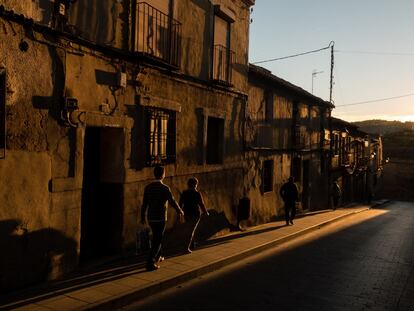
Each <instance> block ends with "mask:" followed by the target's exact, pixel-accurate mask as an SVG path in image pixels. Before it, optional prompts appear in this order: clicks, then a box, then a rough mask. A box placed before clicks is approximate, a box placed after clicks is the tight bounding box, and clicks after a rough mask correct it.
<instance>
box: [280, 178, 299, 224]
mask: <svg viewBox="0 0 414 311" xmlns="http://www.w3.org/2000/svg"><path fill="white" fill-rule="evenodd" d="M279 193H280V196H281V197H282V199H283V202H284V203H285V220H286V226H289V223H290V224H292V225H293V219H295V216H296V202H297V201H298V199H299V191H298V187H297V186H296V184H295V182H294V178H293V176H291V177H289V180H288V182H286V183H284V184H283V185H282V187H281V188H280V192H279Z"/></svg>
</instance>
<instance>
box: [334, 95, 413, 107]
mask: <svg viewBox="0 0 414 311" xmlns="http://www.w3.org/2000/svg"><path fill="white" fill-rule="evenodd" d="M410 96H414V93H410V94H405V95H399V96H393V97H386V98H379V99H373V100H367V101H363V102H357V103H352V104H345V105H337V106H336V107H337V108H338V107H346V106H356V105H364V104H370V103H376V102H382V101H387V100H392V99H397V98H403V97H410Z"/></svg>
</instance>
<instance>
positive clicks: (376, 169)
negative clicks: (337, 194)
mask: <svg viewBox="0 0 414 311" xmlns="http://www.w3.org/2000/svg"><path fill="white" fill-rule="evenodd" d="M326 131H327V132H331V134H328V135H331V147H332V158H331V165H330V170H331V171H330V175H331V181H332V182H333V181H337V182H338V184H339V186H340V188H341V190H342V204H347V203H351V202H355V201H367V200H370V199H372V197H373V196H374V194H375V188H376V187H377V183H378V180H379V178H380V177H381V174H382V166H383V159H382V141H381V137H374V136H373V135H368V134H367V133H365V132H363V131H361V130H359V129H358V127H357V126H355V125H353V124H351V123H349V122H347V121H344V120H341V119H338V118H332V120H331V128H330V130H329V129H326Z"/></svg>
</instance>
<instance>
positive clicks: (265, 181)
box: [246, 65, 333, 221]
mask: <svg viewBox="0 0 414 311" xmlns="http://www.w3.org/2000/svg"><path fill="white" fill-rule="evenodd" d="M332 108H333V105H332V104H331V103H329V102H326V101H324V100H322V99H321V98H318V97H316V96H313V95H312V94H310V93H308V92H306V91H305V90H303V89H301V88H299V87H297V86H295V85H293V84H291V83H289V82H287V81H285V80H283V79H280V78H278V77H277V76H275V75H273V74H271V73H270V72H269V71H268V70H266V69H264V68H261V67H258V66H254V65H251V66H250V71H249V100H248V109H247V111H248V113H247V116H248V117H247V120H246V128H247V129H248V130H247V132H248V133H249V135H247V149H248V152H247V156H246V158H247V161H249V162H251V164H249V165H248V167H250V170H249V174H248V175H247V176H246V182H247V183H249V184H250V185H253V186H250V187H249V197H251V198H252V201H254V202H255V204H256V205H259V206H260V208H257V215H256V217H257V218H258V219H260V221H268V220H269V219H271V218H272V217H273V216H274V215H277V216H280V215H281V214H283V213H284V210H283V202H282V201H281V198H280V195H279V190H280V187H281V186H282V184H283V183H285V182H286V181H287V179H288V178H289V176H294V177H295V180H296V183H297V185H298V186H299V190H300V193H301V204H300V206H299V209H301V210H307V211H309V210H318V209H323V208H326V207H327V206H328V199H327V198H328V196H329V194H328V187H327V185H328V171H329V170H328V162H329V161H328V159H329V142H328V144H326V141H325V132H324V129H325V128H327V127H328V123H329V122H328V120H329V118H330V113H331V110H332ZM326 146H328V148H327V149H325V147H326Z"/></svg>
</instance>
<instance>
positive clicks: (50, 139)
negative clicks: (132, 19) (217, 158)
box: [0, 0, 283, 290]
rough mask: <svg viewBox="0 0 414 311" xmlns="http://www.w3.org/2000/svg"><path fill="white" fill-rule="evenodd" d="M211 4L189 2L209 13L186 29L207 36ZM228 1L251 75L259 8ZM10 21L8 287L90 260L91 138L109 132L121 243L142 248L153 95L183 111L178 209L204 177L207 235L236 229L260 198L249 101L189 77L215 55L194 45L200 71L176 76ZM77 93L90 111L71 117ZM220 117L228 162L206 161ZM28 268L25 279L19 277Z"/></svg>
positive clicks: (192, 60)
mask: <svg viewBox="0 0 414 311" xmlns="http://www.w3.org/2000/svg"><path fill="white" fill-rule="evenodd" d="M127 2H128V1H116V4H117V5H118V6H119V5H121V3H122V4H123V3H127ZM4 3H6V4H7V8H9V9H10V8H13V9H14V10H15V12H17V13H19V14H20V13H22V14H25V15H26V16H27V17H32V18H34V19H35V20H36V21H40V22H42V23H44V24H47V22H46V21H45V14H44V13H45V10H46V8H42V7H39V5H38V2H36V1H34V2H33V1H25V2H24V3H23V2H20V1H11V0H10V1H7V0H3V1H0V4H4ZM39 3H40V2H39ZM42 3H43V4H44V3H45V2H42ZM177 3H179V2H178V1H177ZM206 3H208V1H188V3H187V4H188V5H190V4H191V5H193V6H195V7H198V9H196V10H194V11H193V14H194V16H191V17H189V16H188V7H185V6H183V8H185V11H186V12H187V14H184V16H186V17H188V18H189V19H188V21H186V23H187V24H186V26H185V29H186V30H185V31H188V33H189V32H190V31H191V32H193V33H195V34H199V32H198V31H195V29H194V26H195V25H197V27H200V29H201V28H203V24H202V23H201V24H200V23H197V19H198V18H200V16H202V15H203V14H205V10H204V8H205V5H206ZM223 3H224V2H223ZM226 3H227V4H226V5H229V6H232V7H233V9H234V10H235V12H236V16H237V19H238V20H237V21H236V22H235V24H234V27H233V28H234V31H235V35H234V36H233V40H235V42H234V49H235V50H236V53H237V54H238V55H239V56H240V57H241V58H242V60H240V59H239V65H240V64H241V65H243V66H244V65H246V62H247V54H246V53H247V52H246V51H247V38H244V37H247V35H246V29H247V27H248V18H246V16H247V15H248V13H249V10H248V8H247V7H244V6H242V7H239V6H233V4H232V2H231V1H227V2H226ZM43 4H42V5H43ZM178 5H182V3H181V2H180V4H177V6H178ZM112 13H113V12H112V11H111V14H112ZM180 14H181V13H180ZM120 15H122V17H120V18H125V16H124V14H120ZM0 22H1V23H2V24H3V27H0V32H1V35H2V37H4V38H6V39H7V40H0V66H2V67H5V68H6V72H7V76H6V80H7V94H6V95H7V150H6V159H5V160H0V176H1V179H0V203H1V206H0V222H1V227H0V230H3V233H4V234H3V235H2V238H1V240H0V241H1V243H2V245H1V246H3V247H2V249H6V250H7V249H8V250H10V252H9V256H6V257H2V260H3V262H2V263H3V264H2V267H3V268H4V267H8V268H9V267H11V268H10V269H8V270H7V271H6V269H5V268H4V269H3V270H1V269H0V288H1V289H3V288H7V289H8V290H10V289H12V288H14V287H18V286H24V285H28V284H31V283H33V282H39V281H42V280H45V279H56V278H58V277H60V276H62V275H63V274H65V273H66V272H68V271H71V270H73V269H74V268H76V266H77V264H78V260H79V255H80V252H81V246H80V242H81V233H82V228H81V227H82V219H81V215H82V211H83V205H82V196H83V193H82V187H83V186H84V185H83V177H84V176H83V175H84V156H85V152H84V151H85V150H86V148H87V146H85V141H86V140H85V135H86V134H85V133H86V132H87V129H88V128H90V127H93V128H105V129H115V128H116V129H117V130H114V131H111V130H108V131H105V130H102V132H101V133H103V134H102V135H105V133H106V134H108V137H109V139H110V140H111V141H107V140H105V139H107V138H108V137H106V138H105V139H102V144H103V145H104V146H106V148H111V152H109V153H108V154H107V157H106V156H104V157H103V162H105V161H107V162H108V161H112V160H114V162H113V163H112V162H111V165H110V169H109V170H108V171H106V172H107V174H104V175H103V176H102V177H103V178H102V180H101V181H105V182H107V183H106V186H107V187H110V186H111V183H112V184H114V187H115V188H116V191H118V190H119V191H120V192H121V194H120V196H119V202H121V203H119V204H120V205H121V206H120V207H117V208H119V211H120V212H122V213H123V214H122V217H121V218H122V220H123V224H122V241H121V242H120V243H122V245H120V246H121V247H129V246H132V245H133V242H134V238H135V229H136V228H137V218H138V216H139V214H140V207H141V203H142V194H143V189H144V186H145V185H146V184H147V183H148V182H150V181H151V180H152V178H153V175H152V170H153V168H152V167H148V166H146V163H145V162H144V161H143V155H144V154H145V148H143V146H142V144H141V143H142V141H143V139H142V138H143V137H144V136H145V132H146V129H145V123H144V122H143V118H142V111H143V109H142V108H143V107H144V106H143V101H141V99H143V98H147V99H145V100H146V102H147V105H150V106H151V105H153V106H155V107H158V105H159V104H160V102H161V103H162V105H161V106H163V107H162V108H164V109H168V108H169V106H168V105H172V106H173V108H174V109H176V111H177V112H176V115H177V120H176V122H177V136H176V142H177V160H176V162H175V163H173V164H168V165H166V169H167V178H166V181H165V182H166V183H167V184H168V185H169V186H170V187H171V189H172V191H173V193H174V195H175V196H176V199H177V200H178V199H179V195H180V193H181V192H182V191H183V190H184V189H186V187H187V180H188V178H189V177H191V176H196V177H197V178H198V179H199V181H200V187H199V188H200V190H201V191H202V193H203V194H204V199H205V202H206V206H207V208H208V209H209V210H210V211H211V214H212V216H211V217H209V220H208V221H207V223H204V224H202V225H201V227H200V228H201V231H202V232H203V234H204V237H208V236H211V235H213V234H220V232H222V231H223V230H229V227H230V226H231V225H232V224H233V225H235V224H236V214H237V204H238V202H239V199H240V198H242V197H243V196H244V195H246V194H247V193H248V189H249V185H247V184H246V183H245V180H244V176H245V174H246V172H247V171H248V168H249V166H250V164H251V162H250V161H245V159H244V155H243V139H244V134H245V132H244V127H243V121H244V117H245V113H246V111H245V107H246V97H245V96H244V95H243V94H242V93H240V92H237V91H235V90H234V89H233V88H232V89H225V88H223V87H215V86H212V85H209V83H207V81H205V83H198V82H194V79H191V78H189V77H186V76H183V75H182V73H183V72H184V73H191V74H192V75H193V76H195V77H197V78H198V77H204V78H206V80H209V79H208V78H209V76H208V73H207V72H203V70H204V69H203V66H204V65H203V64H202V63H201V62H204V61H208V60H209V59H210V58H209V56H208V54H205V53H204V54H203V52H202V51H204V50H203V48H204V47H201V49H199V50H195V51H193V50H192V49H191V48H186V47H185V46H183V50H184V51H186V52H189V53H193V54H191V55H189V56H188V57H187V60H188V61H189V62H188V68H187V66H183V68H182V69H183V70H182V72H180V71H178V72H176V73H175V74H171V73H170V72H168V71H165V70H163V69H160V68H157V67H154V66H145V65H143V64H139V65H138V64H137V63H135V62H133V63H128V62H127V61H121V60H120V59H118V58H116V57H109V56H108V55H104V53H101V52H97V51H94V50H92V49H90V48H86V47H83V46H79V43H71V45H70V46H69V45H67V44H68V42H67V41H65V40H64V39H62V41H59V40H56V39H53V38H50V37H49V36H48V35H46V34H41V33H38V32H35V31H34V32H33V33H34V35H29V34H28V33H27V32H26V31H25V29H24V28H23V27H22V26H21V25H19V24H17V23H14V22H10V23H9V22H7V21H4V20H3V19H0ZM117 25H118V24H117ZM117 27H118V26H117ZM118 31H121V29H120V28H117V33H118ZM122 31H124V30H122ZM185 31H184V33H185ZM208 31H210V30H208ZM243 31H244V32H243ZM200 33H205V34H207V31H205V32H204V31H201V32H200ZM96 35H97V36H98V37H99V36H101V34H96ZM122 35H124V33H123V34H122ZM209 35H211V33H209ZM120 36H121V35H120ZM121 37H122V36H121ZM121 37H118V36H117V37H116V39H115V41H114V42H116V44H118V45H119V44H121V43H120V42H121V39H119V40H118V38H121ZM101 39H102V40H103V41H105V40H107V39H108V38H106V37H105V36H103V37H102V38H101ZM205 39H206V37H203V36H200V37H198V38H197V40H199V41H203V40H205ZM191 40H192V38H189V41H191ZM97 41H99V40H97ZM22 42H24V43H25V44H23V45H22ZM26 44H27V46H26ZM208 44H209V43H208ZM232 44H233V43H232ZM64 46H65V47H66V48H64ZM189 46H191V45H189ZM190 51H191V52H190ZM200 51H201V52H200ZM198 53H200V54H198ZM204 57H205V59H204V60H202V59H203V58H204ZM144 69H145V70H144ZM245 69H246V68H244V67H243V68H242V67H240V66H239V67H238V68H237V69H235V70H236V71H237V73H235V87H236V89H238V90H242V91H243V90H245V88H246V85H245V83H246V81H247V77H246V76H245V72H244V71H243V70H245ZM121 71H122V72H125V73H126V74H127V81H128V83H127V86H126V87H120V86H119V84H118V74H119V73H120V72H121ZM144 72H145V73H144ZM138 73H139V74H138ZM203 75H204V76H203ZM137 81H138V82H137ZM65 96H66V97H74V98H76V99H77V100H78V105H79V110H77V111H74V112H69V113H68V114H66V112H65V111H64V110H63V107H64V97H65ZM208 117H215V118H221V119H223V123H224V137H223V140H224V143H223V144H224V151H223V163H217V164H207V163H206V135H207V132H206V131H207V128H206V125H207V123H206V122H207V120H208ZM69 121H70V122H69ZM115 132H116V133H115ZM110 133H112V134H110ZM111 135H112V136H111ZM102 150H105V149H102ZM106 150H107V149H106ZM108 159H109V160H108ZM252 161H255V160H254V159H252ZM282 170H283V169H282ZM281 174H282V173H281ZM275 178H277V179H279V177H276V176H275ZM108 182H109V184H108ZM249 183H250V181H249ZM117 194H119V193H117ZM116 199H118V197H117V198H116ZM271 206H272V203H271V202H270V201H269V202H268V203H267V205H266V207H265V209H267V210H268V212H267V214H266V213H265V214H264V215H262V216H261V215H260V213H261V211H263V208H258V209H256V208H255V209H254V213H253V215H254V216H253V217H252V219H251V220H250V223H252V224H253V223H257V222H259V221H264V220H266V219H269V215H271V214H273V213H272V212H270V210H271V209H272V207H271ZM169 213H170V215H169V216H170V221H169V223H168V229H169V230H173V229H174V228H175V227H176V222H177V221H176V218H175V216H174V211H172V210H171V211H170V212H169ZM96 216H97V218H99V215H96ZM16 258H19V259H18V260H16ZM28 258H33V262H32V263H31V264H27V262H26V261H25V260H26V259H28ZM26 270H27V271H26ZM18 271H24V273H23V274H22V273H21V274H19V275H18ZM11 280H12V281H11Z"/></svg>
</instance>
